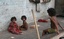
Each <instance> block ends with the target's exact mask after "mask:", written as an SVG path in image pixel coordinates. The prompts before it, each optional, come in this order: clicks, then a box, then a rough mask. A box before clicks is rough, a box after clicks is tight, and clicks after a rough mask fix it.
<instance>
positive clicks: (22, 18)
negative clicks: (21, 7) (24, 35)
mask: <svg viewBox="0 0 64 39" xmlns="http://www.w3.org/2000/svg"><path fill="white" fill-rule="evenodd" d="M21 20H22V21H23V25H22V26H21V28H23V29H24V30H27V29H28V24H27V22H26V20H27V17H26V16H25V15H23V16H22V17H21Z"/></svg>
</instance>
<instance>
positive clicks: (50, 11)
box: [42, 8, 64, 36]
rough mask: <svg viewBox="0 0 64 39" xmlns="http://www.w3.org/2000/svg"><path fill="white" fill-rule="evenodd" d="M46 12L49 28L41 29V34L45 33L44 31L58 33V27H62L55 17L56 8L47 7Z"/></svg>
mask: <svg viewBox="0 0 64 39" xmlns="http://www.w3.org/2000/svg"><path fill="white" fill-rule="evenodd" d="M47 12H48V15H49V16H50V22H51V28H49V29H46V30H43V33H42V36H43V35H45V34H46V33H54V32H57V34H59V33H60V32H59V29H58V27H59V26H60V27H61V28H62V29H63V30H64V28H63V27H62V26H61V25H60V24H59V22H58V20H57V18H56V10H55V9H54V8H49V9H48V10H47Z"/></svg>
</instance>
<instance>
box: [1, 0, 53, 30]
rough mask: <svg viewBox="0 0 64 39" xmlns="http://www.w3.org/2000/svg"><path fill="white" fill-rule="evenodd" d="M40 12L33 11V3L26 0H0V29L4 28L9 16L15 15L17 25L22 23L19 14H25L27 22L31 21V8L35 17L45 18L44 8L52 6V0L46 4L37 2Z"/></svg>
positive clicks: (8, 21)
mask: <svg viewBox="0 0 64 39" xmlns="http://www.w3.org/2000/svg"><path fill="white" fill-rule="evenodd" d="M39 5H40V12H36V11H35V5H34V4H32V3H30V2H29V1H28V0H0V31H3V30H6V29H7V28H8V25H9V23H10V18H11V17H13V16H16V17H17V23H18V25H21V24H22V21H21V19H20V18H21V16H22V15H26V16H27V22H28V23H31V22H33V17H32V12H31V9H33V10H34V13H35V15H36V18H37V19H38V18H41V17H42V18H45V16H47V12H46V10H47V9H48V8H50V7H54V0H51V2H49V3H46V4H39Z"/></svg>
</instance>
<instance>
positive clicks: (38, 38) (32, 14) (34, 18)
mask: <svg viewBox="0 0 64 39" xmlns="http://www.w3.org/2000/svg"><path fill="white" fill-rule="evenodd" d="M32 15H33V19H34V23H35V27H36V32H37V36H38V39H40V35H39V31H38V26H37V22H36V17H35V15H34V12H33V10H32Z"/></svg>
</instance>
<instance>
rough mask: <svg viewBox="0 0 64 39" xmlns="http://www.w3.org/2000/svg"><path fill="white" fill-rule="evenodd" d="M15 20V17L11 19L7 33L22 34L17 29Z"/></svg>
mask: <svg viewBox="0 0 64 39" xmlns="http://www.w3.org/2000/svg"><path fill="white" fill-rule="evenodd" d="M16 20H17V19H16V17H12V18H11V22H10V24H9V27H8V31H9V32H11V33H13V34H21V33H22V32H21V30H20V29H19V26H18V25H17V23H16Z"/></svg>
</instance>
